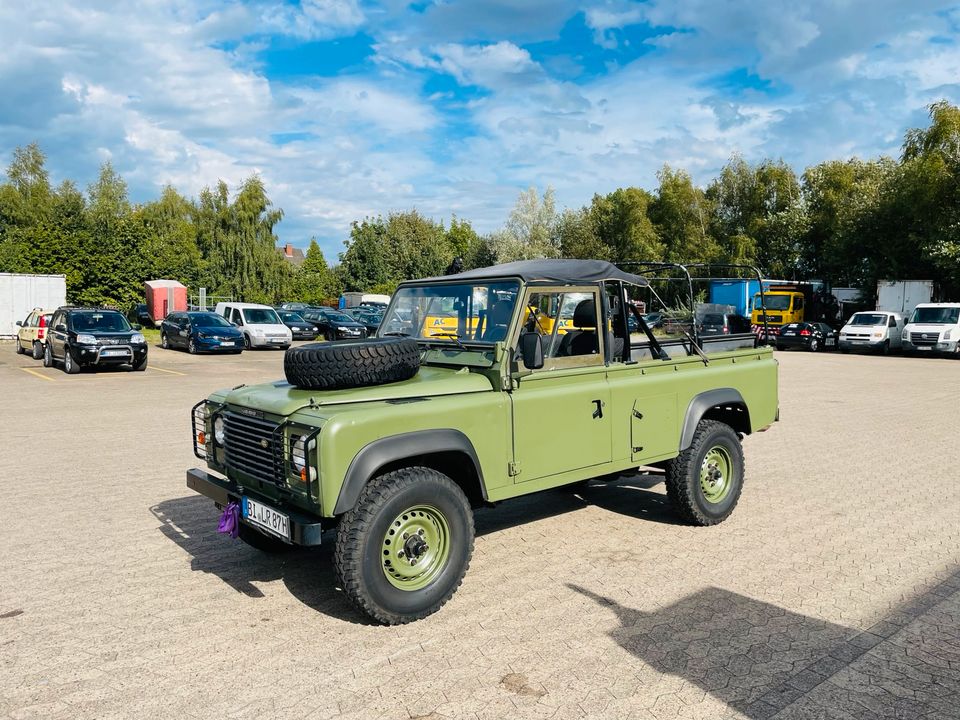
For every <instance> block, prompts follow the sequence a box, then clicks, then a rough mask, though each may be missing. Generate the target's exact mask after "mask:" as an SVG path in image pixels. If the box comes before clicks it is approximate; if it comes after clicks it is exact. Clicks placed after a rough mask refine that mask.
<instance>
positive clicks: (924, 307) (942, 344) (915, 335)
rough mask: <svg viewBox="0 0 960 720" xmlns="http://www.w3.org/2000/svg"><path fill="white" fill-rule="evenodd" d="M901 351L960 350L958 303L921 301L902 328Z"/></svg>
mask: <svg viewBox="0 0 960 720" xmlns="http://www.w3.org/2000/svg"><path fill="white" fill-rule="evenodd" d="M902 337H903V351H904V352H905V353H921V352H927V353H957V352H960V303H921V304H920V305H917V307H916V308H915V309H914V311H913V314H912V315H911V316H910V319H909V320H908V321H907V324H906V326H905V327H904V328H903V336H902Z"/></svg>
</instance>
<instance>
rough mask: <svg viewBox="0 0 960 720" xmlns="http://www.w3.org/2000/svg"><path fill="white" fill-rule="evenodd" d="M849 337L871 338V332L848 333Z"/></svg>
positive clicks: (855, 338)
mask: <svg viewBox="0 0 960 720" xmlns="http://www.w3.org/2000/svg"><path fill="white" fill-rule="evenodd" d="M847 337H848V338H850V339H851V340H864V339H867V340H869V339H870V333H847Z"/></svg>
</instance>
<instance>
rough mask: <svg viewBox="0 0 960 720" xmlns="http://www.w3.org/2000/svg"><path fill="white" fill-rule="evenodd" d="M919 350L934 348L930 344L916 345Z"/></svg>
mask: <svg viewBox="0 0 960 720" xmlns="http://www.w3.org/2000/svg"><path fill="white" fill-rule="evenodd" d="M915 347H916V348H917V350H933V347H932V346H930V345H916V346H915Z"/></svg>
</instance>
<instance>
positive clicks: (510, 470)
mask: <svg viewBox="0 0 960 720" xmlns="http://www.w3.org/2000/svg"><path fill="white" fill-rule="evenodd" d="M507 474H508V475H509V476H510V477H516V476H517V475H519V474H520V463H518V462H512V463H507Z"/></svg>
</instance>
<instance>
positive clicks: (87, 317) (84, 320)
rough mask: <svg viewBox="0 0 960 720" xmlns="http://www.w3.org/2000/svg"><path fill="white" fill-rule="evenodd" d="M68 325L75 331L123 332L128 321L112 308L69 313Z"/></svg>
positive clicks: (128, 324)
mask: <svg viewBox="0 0 960 720" xmlns="http://www.w3.org/2000/svg"><path fill="white" fill-rule="evenodd" d="M70 326H71V328H72V329H73V330H75V331H76V332H90V331H98V332H124V331H125V330H129V329H130V323H128V322H127V319H126V318H125V317H124V316H123V315H121V314H120V313H118V312H116V311H113V310H83V311H80V312H74V313H71V314H70Z"/></svg>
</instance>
